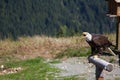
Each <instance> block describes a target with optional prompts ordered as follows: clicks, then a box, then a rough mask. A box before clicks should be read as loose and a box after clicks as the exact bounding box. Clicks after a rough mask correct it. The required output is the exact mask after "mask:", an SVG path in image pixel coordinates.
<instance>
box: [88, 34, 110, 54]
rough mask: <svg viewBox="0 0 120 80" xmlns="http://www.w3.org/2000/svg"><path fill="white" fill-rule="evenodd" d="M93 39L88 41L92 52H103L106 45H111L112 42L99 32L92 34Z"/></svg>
mask: <svg viewBox="0 0 120 80" xmlns="http://www.w3.org/2000/svg"><path fill="white" fill-rule="evenodd" d="M91 35H92V40H91V41H87V42H88V44H89V45H90V46H91V50H92V54H96V53H102V50H103V49H105V48H106V47H110V46H111V45H112V43H111V42H110V41H109V40H108V38H107V37H106V36H103V35H99V34H91Z"/></svg>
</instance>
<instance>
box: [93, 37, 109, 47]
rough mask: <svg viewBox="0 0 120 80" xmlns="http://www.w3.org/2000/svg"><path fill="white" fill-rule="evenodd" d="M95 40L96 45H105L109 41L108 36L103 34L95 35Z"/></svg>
mask: <svg viewBox="0 0 120 80" xmlns="http://www.w3.org/2000/svg"><path fill="white" fill-rule="evenodd" d="M93 42H94V43H95V45H96V46H104V45H106V44H107V43H109V41H108V38H107V37H105V36H103V35H93Z"/></svg>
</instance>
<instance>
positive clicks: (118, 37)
mask: <svg viewBox="0 0 120 80" xmlns="http://www.w3.org/2000/svg"><path fill="white" fill-rule="evenodd" d="M116 47H117V49H118V50H120V17H119V16H118V17H117V29H116Z"/></svg>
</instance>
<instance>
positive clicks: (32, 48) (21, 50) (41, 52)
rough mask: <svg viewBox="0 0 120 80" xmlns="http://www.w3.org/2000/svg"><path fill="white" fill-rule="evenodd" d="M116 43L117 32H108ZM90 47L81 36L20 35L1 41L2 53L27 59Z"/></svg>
mask: <svg viewBox="0 0 120 80" xmlns="http://www.w3.org/2000/svg"><path fill="white" fill-rule="evenodd" d="M106 35H107V36H108V37H109V39H110V40H111V41H112V42H113V43H114V44H115V34H109V35H108V34H106ZM81 47H88V44H87V43H86V42H85V40H84V39H83V38H82V37H81V36H74V37H67V38H64V37H62V38H53V37H46V36H33V37H19V38H18V40H17V41H13V40H10V39H5V40H1V41H0V55H4V54H5V55H6V54H10V55H15V56H17V57H18V58H21V59H26V58H33V57H37V56H41V57H45V58H53V57H55V55H56V54H57V53H59V52H60V51H62V50H65V49H67V48H81Z"/></svg>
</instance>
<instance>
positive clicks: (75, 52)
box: [56, 48, 91, 58]
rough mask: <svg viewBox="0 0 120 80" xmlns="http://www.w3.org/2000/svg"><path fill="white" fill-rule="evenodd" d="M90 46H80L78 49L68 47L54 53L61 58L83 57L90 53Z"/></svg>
mask: <svg viewBox="0 0 120 80" xmlns="http://www.w3.org/2000/svg"><path fill="white" fill-rule="evenodd" d="M90 52H91V50H90V48H80V49H72V48H68V49H66V50H63V51H61V52H60V53H58V54H57V55H56V58H63V57H64V56H67V57H83V56H88V55H89V54H90Z"/></svg>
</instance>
